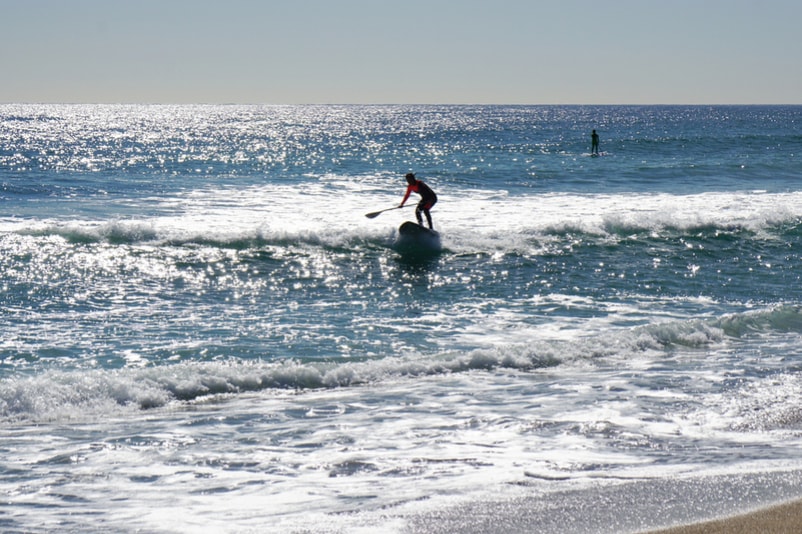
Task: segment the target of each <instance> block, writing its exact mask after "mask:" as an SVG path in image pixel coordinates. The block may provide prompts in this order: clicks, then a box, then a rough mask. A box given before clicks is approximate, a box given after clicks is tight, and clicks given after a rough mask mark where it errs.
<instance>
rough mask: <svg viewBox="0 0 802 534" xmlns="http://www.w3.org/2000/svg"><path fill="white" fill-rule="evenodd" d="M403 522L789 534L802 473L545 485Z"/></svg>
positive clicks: (440, 529) (479, 528) (488, 528)
mask: <svg viewBox="0 0 802 534" xmlns="http://www.w3.org/2000/svg"><path fill="white" fill-rule="evenodd" d="M404 522H405V523H406V527H405V528H403V529H402V530H401V531H400V532H403V533H404V534H446V533H449V534H450V533H453V532H460V533H462V534H471V533H475V534H480V533H481V534H513V533H521V534H523V533H527V534H530V533H533V532H537V533H538V534H565V532H571V533H572V534H741V533H743V534H747V533H749V534H753V533H755V532H760V533H761V534H775V533H776V534H785V533H788V534H790V533H795V532H799V531H800V526H802V470H799V469H792V470H789V471H769V472H752V473H741V474H729V475H699V476H688V477H666V478H659V477H658V478H650V479H639V480H630V481H610V480H609V479H608V480H606V481H602V480H600V481H599V484H598V485H596V484H591V485H589V486H587V487H585V488H581V489H580V488H575V489H568V488H566V489H557V488H554V489H553V490H552V489H550V488H549V484H548V483H544V484H542V485H540V484H538V485H534V486H531V487H530V488H529V490H524V491H523V492H522V493H517V494H516V495H511V496H509V497H508V498H507V499H502V500H490V501H473V502H470V503H464V504H461V505H456V506H452V507H448V508H446V509H440V510H430V511H427V512H420V513H414V514H412V515H411V516H405V521H404Z"/></svg>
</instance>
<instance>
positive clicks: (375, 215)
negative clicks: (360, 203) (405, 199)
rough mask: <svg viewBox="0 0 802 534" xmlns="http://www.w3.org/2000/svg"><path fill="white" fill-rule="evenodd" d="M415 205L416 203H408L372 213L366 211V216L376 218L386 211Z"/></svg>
mask: <svg viewBox="0 0 802 534" xmlns="http://www.w3.org/2000/svg"><path fill="white" fill-rule="evenodd" d="M414 205H415V204H406V205H404V206H395V207H393V208H387V209H383V210H379V211H373V212H371V213H366V214H365V217H367V218H368V219H375V218H376V217H378V216H379V215H381V214H382V213H384V212H385V211H390V210H397V209H400V208H406V207H408V206H414Z"/></svg>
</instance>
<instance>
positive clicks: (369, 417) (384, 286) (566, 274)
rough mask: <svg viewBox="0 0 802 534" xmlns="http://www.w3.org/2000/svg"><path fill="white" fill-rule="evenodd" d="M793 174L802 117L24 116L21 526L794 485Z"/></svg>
mask: <svg viewBox="0 0 802 534" xmlns="http://www.w3.org/2000/svg"><path fill="white" fill-rule="evenodd" d="M592 129H596V130H597V131H598V132H599V134H600V136H601V151H602V155H601V157H590V131H591V130H592ZM407 172H415V173H417V175H418V177H419V178H421V179H423V180H424V181H426V182H427V183H428V184H429V185H430V186H431V187H432V188H433V189H434V190H435V191H436V192H437V194H438V197H439V199H440V200H439V202H438V204H437V205H436V206H435V207H434V209H433V210H432V215H433V219H434V224H435V228H436V229H437V230H438V231H439V232H440V234H441V243H442V251H439V252H437V253H434V254H429V253H427V254H421V255H418V254H414V253H409V251H407V250H401V249H399V248H398V247H397V246H396V239H397V235H396V231H397V228H398V226H399V225H400V224H401V223H402V222H404V221H405V220H410V219H413V218H414V215H413V211H412V209H411V208H409V209H408V208H404V209H398V210H391V211H387V212H384V213H382V214H381V215H379V216H378V217H376V218H373V219H369V218H366V217H365V214H366V213H369V212H373V211H377V210H381V209H386V208H390V207H393V206H396V205H397V204H398V203H399V202H400V201H401V198H402V197H403V194H404V190H405V181H404V178H403V177H404V174H405V173H407ZM801 177H802V107H798V106H797V107H794V106H791V107H789V106H775V107H766V106H749V107H736V106H704V107H702V106H698V107H683V106H669V107H664V106H604V107H592V106H581V107H579V106H577V107H573V106H156V105H153V106H123V105H119V106H104V105H91V106H90V105H0V184H2V185H1V186H0V202H1V203H2V212H1V213H0V247H2V255H0V295H1V297H0V298H2V315H0V332H2V338H0V425H1V426H0V435H1V436H2V442H1V443H0V450H2V455H1V456H0V494H2V502H3V506H2V507H0V525H2V526H3V528H4V529H5V530H10V531H49V530H54V529H55V530H59V531H62V532H79V531H80V532H83V531H86V529H87V525H91V526H92V528H93V529H95V530H97V531H146V532H192V531H198V532H200V531H207V530H213V531H218V532H249V531H252V532H264V531H275V532H354V531H358V530H359V529H365V530H364V531H367V532H371V531H383V532H406V531H409V529H410V528H412V527H410V525H411V524H413V523H414V524H418V523H416V522H415V521H416V520H415V519H414V518H416V517H420V514H424V513H433V511H434V512H436V511H438V510H445V509H448V508H449V507H450V506H453V505H455V504H456V503H464V502H488V501H489V500H490V499H499V498H502V497H504V496H507V495H509V496H510V497H511V498H512V497H515V496H518V495H520V493H521V492H523V493H526V494H527V495H543V496H546V495H552V496H553V495H556V494H558V493H559V492H562V491H566V490H567V489H576V488H587V487H598V486H599V485H605V484H614V483H617V481H618V482H620V481H621V480H647V479H648V480H652V479H654V478H657V479H666V480H668V479H672V480H676V479H677V477H686V476H691V475H698V474H699V473H710V474H715V475H721V474H725V475H727V474H730V475H731V474H742V473H753V472H760V473H774V472H780V473H782V472H785V471H787V470H792V469H799V468H802V457H800V455H799V453H798V438H799V432H800V430H801V429H802V417H801V416H800V403H799V398H800V394H801V393H802V343H801V341H802V292H800V289H799V288H800V276H802V266H801V265H800V255H802V180H800V178H801ZM412 204H413V205H414V202H413V203H412ZM413 252H414V251H413ZM168 497H169V498H168ZM653 520H654V521H658V520H659V518H653ZM656 524H659V522H653V523H648V522H647V523H644V525H645V526H647V527H648V526H650V525H656ZM416 528H418V527H416ZM431 531H432V532H433V531H434V530H431ZM612 531H613V530H612V529H611V532H612Z"/></svg>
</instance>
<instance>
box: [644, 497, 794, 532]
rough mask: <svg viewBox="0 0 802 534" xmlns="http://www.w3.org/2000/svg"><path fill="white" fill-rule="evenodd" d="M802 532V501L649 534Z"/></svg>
mask: <svg viewBox="0 0 802 534" xmlns="http://www.w3.org/2000/svg"><path fill="white" fill-rule="evenodd" d="M800 531H802V500H795V501H791V502H787V503H783V504H779V505H776V506H770V507H767V508H761V509H759V510H755V511H754V512H750V513H747V514H742V515H735V516H731V517H727V518H723V519H717V520H714V521H706V522H702V523H695V524H692V525H686V526H678V527H672V528H668V529H663V530H656V531H651V532H650V533H649V534H754V533H758V532H759V533H761V534H791V533H796V532H800Z"/></svg>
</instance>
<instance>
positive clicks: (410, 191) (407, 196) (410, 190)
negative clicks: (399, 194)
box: [398, 185, 412, 208]
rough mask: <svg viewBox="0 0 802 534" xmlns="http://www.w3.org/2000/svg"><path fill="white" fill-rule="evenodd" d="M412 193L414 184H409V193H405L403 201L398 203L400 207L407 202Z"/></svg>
mask: <svg viewBox="0 0 802 534" xmlns="http://www.w3.org/2000/svg"><path fill="white" fill-rule="evenodd" d="M410 193H412V186H411V185H409V186H407V194H406V195H404V200H402V201H401V204H399V205H398V207H399V208H401V207H403V206H404V204H406V202H407V199H408V198H409V195H410Z"/></svg>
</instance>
